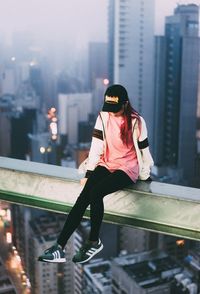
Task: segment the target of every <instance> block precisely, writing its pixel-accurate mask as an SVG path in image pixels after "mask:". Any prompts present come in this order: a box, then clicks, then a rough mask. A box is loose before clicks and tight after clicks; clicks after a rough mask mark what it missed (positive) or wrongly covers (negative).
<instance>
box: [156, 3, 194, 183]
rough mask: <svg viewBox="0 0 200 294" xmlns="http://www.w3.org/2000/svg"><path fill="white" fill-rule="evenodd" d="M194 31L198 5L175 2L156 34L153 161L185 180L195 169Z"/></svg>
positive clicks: (192, 174)
mask: <svg viewBox="0 0 200 294" xmlns="http://www.w3.org/2000/svg"><path fill="white" fill-rule="evenodd" d="M198 31H199V8H198V6H197V5H195V4H189V5H178V6H177V7H176V9H175V10H174V14H173V15H172V16H168V17H166V24H165V36H164V37H157V38H156V63H155V64H156V67H155V68H156V74H155V106H156V107H155V112H154V113H155V127H154V130H155V132H154V138H156V140H155V149H154V158H155V164H156V165H157V166H161V167H163V166H165V167H166V168H168V169H169V168H171V171H172V170H173V169H174V170H175V172H176V174H177V171H178V170H179V181H180V182H181V178H182V182H183V183H185V184H189V183H190V182H191V181H192V179H193V177H194V173H195V157H196V119H197V110H196V108H197V93H198V76H199V37H198ZM188 152H189V154H190V155H189V156H188ZM164 172H165V173H166V170H165V171H164ZM168 173H170V172H169V171H168ZM158 175H159V173H158ZM171 177H174V173H172V174H171ZM177 180H178V179H177Z"/></svg>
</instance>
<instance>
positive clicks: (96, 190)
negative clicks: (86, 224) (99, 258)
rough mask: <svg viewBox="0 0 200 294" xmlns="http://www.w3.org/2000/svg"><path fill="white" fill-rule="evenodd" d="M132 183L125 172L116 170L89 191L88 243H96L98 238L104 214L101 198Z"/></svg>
mask: <svg viewBox="0 0 200 294" xmlns="http://www.w3.org/2000/svg"><path fill="white" fill-rule="evenodd" d="M132 183H133V182H132V180H131V179H130V178H129V176H128V175H127V174H126V173H125V172H123V171H121V170H117V171H115V172H113V173H110V174H109V175H108V176H107V177H104V178H103V179H101V180H100V181H99V182H98V183H96V184H95V186H94V187H93V188H92V189H91V190H90V220H91V231H90V236H89V240H90V241H97V240H98V238H99V232H100V227H101V223H102V220H103V214H104V204H103V197H104V196H105V195H108V194H110V193H113V192H115V191H118V190H120V189H123V188H125V187H127V186H129V185H131V184H132Z"/></svg>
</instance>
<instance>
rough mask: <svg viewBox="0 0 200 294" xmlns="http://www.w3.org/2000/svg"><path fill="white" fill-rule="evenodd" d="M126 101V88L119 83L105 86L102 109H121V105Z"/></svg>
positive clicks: (108, 110) (114, 110)
mask: <svg viewBox="0 0 200 294" xmlns="http://www.w3.org/2000/svg"><path fill="white" fill-rule="evenodd" d="M126 101H128V93H127V91H126V89H125V88H124V87H123V86H122V85H119V84H115V85H112V86H110V87H108V88H107V90H106V92H105V94H104V104H103V108H102V111H106V112H118V111H120V110H121V109H122V105H123V104H125V102H126Z"/></svg>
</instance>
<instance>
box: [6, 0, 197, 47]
mask: <svg viewBox="0 0 200 294" xmlns="http://www.w3.org/2000/svg"><path fill="white" fill-rule="evenodd" d="M132 1H134V0H132ZM145 1H148V0H145ZM155 2H156V9H155V33H157V34H160V33H162V32H163V26H164V18H165V16H166V15H170V14H171V13H172V12H173V9H174V8H175V7H176V3H180V4H186V3H196V4H200V0H192V1H188V0H167V1H166V0H155ZM107 5H108V0H0V33H1V34H2V33H3V34H5V35H6V40H9V39H10V37H9V36H10V35H11V32H13V31H15V30H27V29H28V30H32V31H34V32H37V34H38V35H39V34H42V35H44V34H45V36H48V38H49V39H52V40H56V39H62V38H64V37H65V36H67V37H68V38H69V37H73V36H74V37H75V38H76V42H79V41H80V42H83V40H94V41H106V40H107V17H108V16H107Z"/></svg>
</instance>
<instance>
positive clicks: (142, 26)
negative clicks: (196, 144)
mask: <svg viewBox="0 0 200 294" xmlns="http://www.w3.org/2000/svg"><path fill="white" fill-rule="evenodd" d="M154 8H155V5H154V0H149V1H144V0H135V1H128V0H116V1H110V5H109V46H110V47H109V50H108V52H109V62H110V63H109V76H110V77H111V81H112V75H113V82H114V83H121V84H123V85H124V86H125V87H126V88H127V90H128V92H129V96H130V100H131V102H132V104H133V107H134V108H135V109H136V110H138V111H139V112H140V113H141V114H142V115H143V116H144V117H145V119H146V121H147V124H148V126H149V127H148V131H149V139H150V141H152V126H153V65H154V64H153V54H154ZM113 58H114V59H113ZM112 67H113V68H112ZM151 146H152V142H151ZM152 147H153V146H152Z"/></svg>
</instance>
